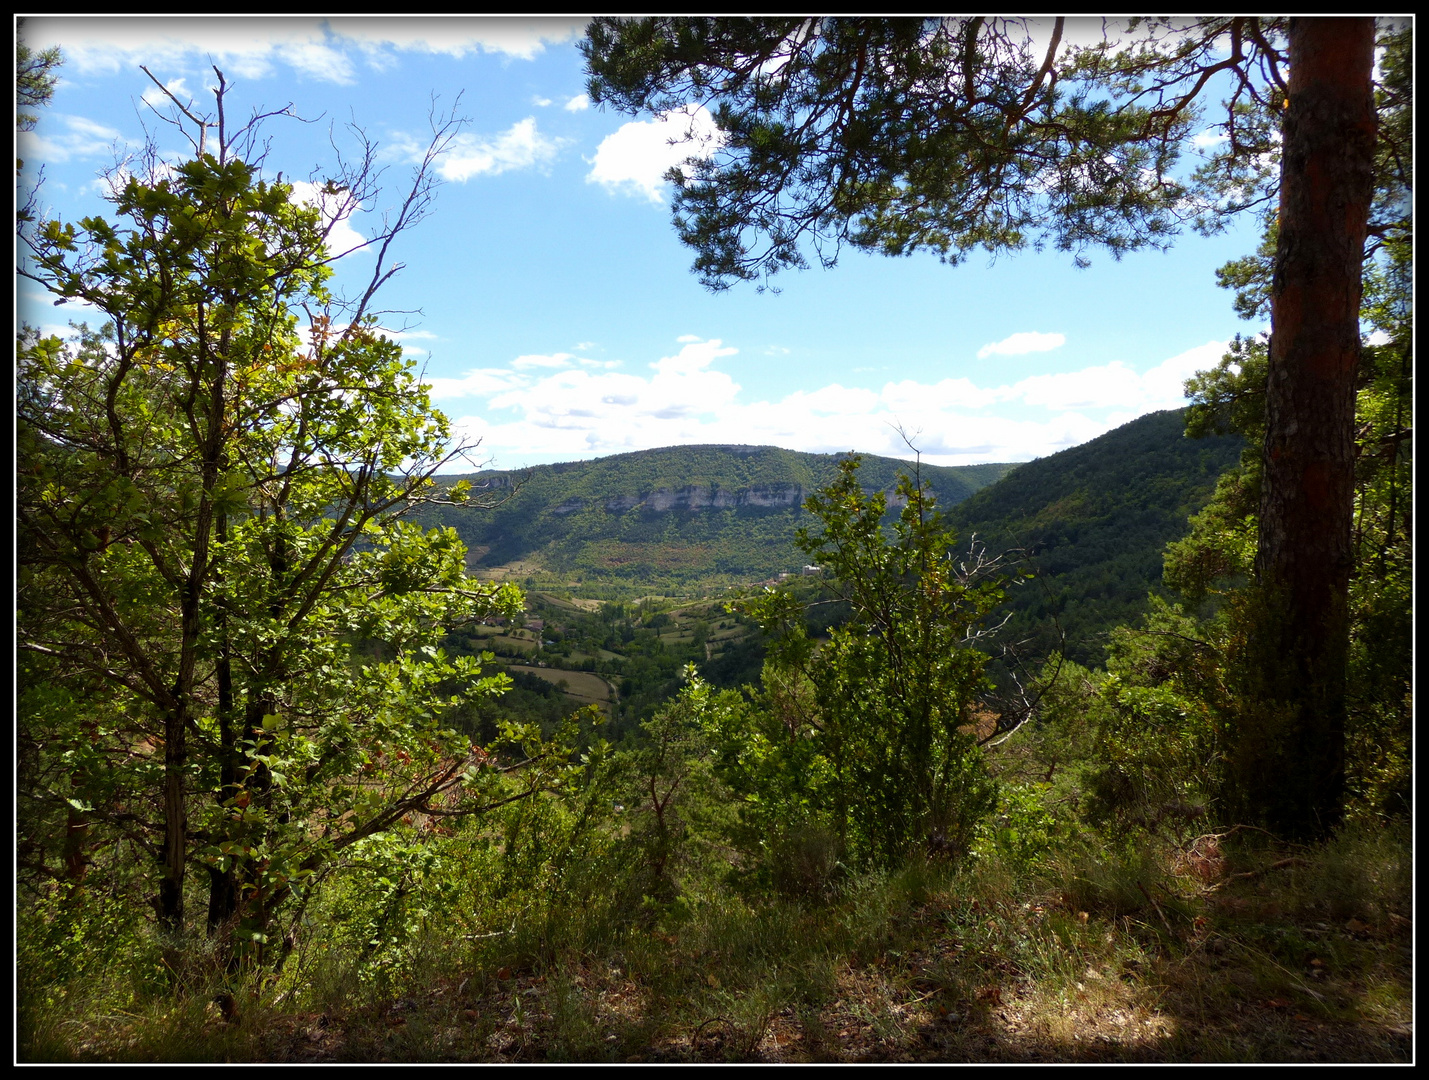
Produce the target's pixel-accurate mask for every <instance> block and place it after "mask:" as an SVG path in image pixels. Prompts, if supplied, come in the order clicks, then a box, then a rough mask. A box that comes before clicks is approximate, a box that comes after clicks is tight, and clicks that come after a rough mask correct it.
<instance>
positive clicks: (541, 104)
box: [531, 95, 555, 109]
mask: <svg viewBox="0 0 1429 1080" xmlns="http://www.w3.org/2000/svg"><path fill="white" fill-rule="evenodd" d="M531 104H532V105H534V106H536V108H538V109H544V108H546V107H547V106H548V105H554V104H555V102H553V101H552V100H551V99H550V98H548V97H541V96H540V95H537V96H536V97H533V98H532V99H531Z"/></svg>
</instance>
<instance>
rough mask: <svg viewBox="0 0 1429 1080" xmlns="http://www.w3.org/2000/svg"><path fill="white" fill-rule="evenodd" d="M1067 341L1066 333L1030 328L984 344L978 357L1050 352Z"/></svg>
mask: <svg viewBox="0 0 1429 1080" xmlns="http://www.w3.org/2000/svg"><path fill="white" fill-rule="evenodd" d="M1066 343H1067V335H1066V334H1039V333H1037V332H1036V331H1035V330H1028V331H1024V332H1022V333H1020V334H1013V335H1011V336H1010V337H1005V338H1003V339H1002V340H1001V341H994V342H992V343H991V344H988V345H984V346H983V347H982V348H981V349H979V350H978V351H977V358H978V359H979V360H986V359H987V358H988V357H989V356H1025V355H1026V354H1027V353H1035V352H1048V351H1049V350H1051V349H1056V348H1060V347H1061V346H1063V345H1065V344H1066Z"/></svg>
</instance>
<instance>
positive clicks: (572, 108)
mask: <svg viewBox="0 0 1429 1080" xmlns="http://www.w3.org/2000/svg"><path fill="white" fill-rule="evenodd" d="M589 108H590V95H589V94H577V95H576V96H575V97H573V98H571V100H570V101H568V102H566V104H565V110H566V112H582V111H583V110H585V109H589Z"/></svg>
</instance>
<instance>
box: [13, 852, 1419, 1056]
mask: <svg viewBox="0 0 1429 1080" xmlns="http://www.w3.org/2000/svg"><path fill="white" fill-rule="evenodd" d="M1408 873H1409V855H1408V847H1407V840H1405V839H1403V838H1395V837H1392V836H1389V835H1387V834H1378V835H1374V834H1357V835H1348V836H1346V837H1342V838H1341V839H1339V840H1337V841H1334V842H1332V843H1330V844H1327V845H1323V846H1321V847H1319V848H1316V849H1309V850H1305V849H1301V850H1293V851H1289V850H1282V849H1274V848H1254V847H1245V846H1238V845H1237V844H1236V843H1235V842H1234V840H1233V839H1227V838H1215V839H1214V840H1213V838H1209V837H1203V838H1200V839H1199V840H1198V841H1192V842H1189V843H1187V844H1184V845H1181V846H1179V847H1176V848H1167V849H1162V850H1160V851H1156V850H1146V849H1143V850H1141V851H1138V852H1132V853H1128V854H1123V855H1121V856H1112V855H1109V854H1108V853H1107V852H1105V851H1099V852H1086V853H1083V854H1082V855H1081V856H1077V857H1073V856H1070V855H1069V856H1065V857H1064V858H1063V859H1062V860H1061V861H1060V862H1058V863H1056V864H1055V865H1053V866H1052V867H1050V868H1049V869H1048V870H1047V871H1045V872H1044V873H1042V874H1041V876H1040V877H1036V878H1033V879H1028V878H1026V877H1024V878H1021V879H1018V878H1016V877H1014V876H1012V875H1011V874H1009V873H1007V872H1005V871H1003V870H1001V869H1000V868H998V867H996V866H989V865H982V866H978V867H974V868H972V869H969V870H964V871H962V872H954V871H952V870H950V869H948V868H947V867H943V866H912V867H909V868H907V869H906V870H905V871H903V872H902V873H900V874H896V875H893V876H891V877H871V878H865V879H861V880H858V881H855V882H853V883H851V884H850V885H848V886H847V887H846V888H845V890H844V891H843V892H842V894H841V895H840V896H839V897H838V898H837V899H836V900H834V901H831V902H829V903H826V904H820V905H814V904H804V905H801V904H797V903H792V902H782V901H781V902H757V903H756V902H749V901H744V900H740V899H738V898H736V897H734V896H732V895H730V894H728V893H727V892H714V893H711V894H710V895H708V896H705V897H703V898H694V899H693V900H692V901H691V902H690V903H687V904H686V905H685V906H684V907H683V908H682V909H681V910H682V911H684V912H685V914H682V915H681V916H680V918H678V919H673V918H672V919H657V920H656V921H655V924H654V925H653V926H650V925H643V926H641V925H638V924H628V923H627V924H626V927H625V929H624V930H622V931H619V932H616V933H613V934H609V933H608V934H607V936H605V937H601V938H596V939H584V940H583V939H581V937H580V935H579V934H577V933H575V932H572V934H571V935H570V937H569V940H567V941H566V942H565V943H564V944H562V945H559V946H551V947H545V948H534V947H533V948H527V947H525V946H519V945H512V946H511V947H510V948H509V949H508V950H507V951H505V952H502V951H501V950H500V949H494V950H488V951H487V952H486V953H484V954H475V953H473V952H471V951H470V950H460V949H455V948H454V949H453V951H452V953H451V954H450V957H449V960H448V961H447V962H441V961H436V962H434V965H433V967H432V969H431V970H430V971H429V972H428V973H426V974H423V975H418V976H414V977H412V978H411V979H410V980H409V982H408V983H407V984H406V985H405V987H402V988H398V989H397V990H396V991H395V992H386V993H376V992H373V991H372V990H371V989H370V988H369V989H368V990H363V989H362V988H361V987H360V986H358V985H357V984H356V983H355V982H353V981H351V980H349V981H346V982H344V981H343V979H342V978H339V977H337V976H331V977H329V978H328V979H327V981H326V982H325V983H324V987H325V988H323V989H319V988H318V987H316V986H309V987H307V988H306V989H300V988H291V987H290V988H288V990H287V996H286V997H285V998H284V999H283V1000H282V1001H279V1000H276V999H275V995H274V994H273V993H272V992H271V991H270V992H265V993H261V994H253V993H251V992H250V993H249V995H248V996H247V997H244V998H241V999H240V1001H239V1002H238V1007H237V1009H236V1013H235V1015H233V1016H232V1017H230V1018H227V1019H226V1018H225V1017H224V1015H223V1011H222V1009H220V1008H219V1007H217V1006H215V1005H214V1004H213V1003H212V1002H211V1001H210V1000H207V999H204V998H202V997H198V996H195V997H192V998H190V999H189V1000H188V1001H187V1002H186V1003H180V1004H178V1005H175V1004H173V1003H172V1002H170V1003H168V1004H167V1005H162V1004H161V1005H156V1006H155V1007H154V1008H153V1009H152V1010H150V1011H148V1012H142V1011H141V1012H137V1013H134V1014H131V1015H114V1014H110V1015H106V1016H100V1017H91V1018H89V1019H85V1020H80V1019H72V1020H69V1021H67V1022H66V1023H65V1024H63V1025H56V1024H50V1025H49V1026H47V1027H46V1028H45V1030H44V1031H43V1032H37V1031H34V1030H32V1031H31V1033H30V1036H29V1038H28V1040H26V1041H25V1043H23V1044H22V1055H23V1056H24V1057H25V1059H26V1060H89V1061H94V1060H100V1061H105V1060H107V1061H140V1060H148V1061H179V1060H193V1061H198V1060H206V1061H223V1060H231V1061H239V1060H249V1061H275V1062H276V1061H281V1062H352V1061H367V1062H370V1061H434V1062H436V1061H473V1062H475V1061H483V1062H503V1061H507V1062H509V1061H538V1060H539V1061H546V1060H554V1061H561V1060H564V1061H590V1062H621V1061H671V1062H696V1061H762V1062H819V1061H828V1062H844V1061H847V1062H856V1061H864V1062H868V1061H927V1062H931V1061H948V1062H960V1061H966V1062H980V1061H988V1062H994V1061H1004V1062H1043V1061H1046V1062H1057V1061H1100V1062H1120V1061H1128V1062H1133V1061H1134V1062H1183V1061H1188V1062H1260V1061H1277V1062H1296V1061H1305V1062H1402V1061H1409V1060H1410V1059H1411V1053H1412V1050H1411V1046H1412V1020H1411V1018H1412V1006H1413V1000H1412V990H1411V987H1412V980H1411V972H1412V951H1411V941H1412V936H1411V930H1412V926H1411V923H1410V921H1409V917H1410V910H1409V907H1408V902H1409V896H1410V894H1409V876H1408ZM671 910H672V911H673V909H671Z"/></svg>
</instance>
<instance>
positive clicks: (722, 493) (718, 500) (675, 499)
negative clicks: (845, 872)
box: [552, 484, 806, 514]
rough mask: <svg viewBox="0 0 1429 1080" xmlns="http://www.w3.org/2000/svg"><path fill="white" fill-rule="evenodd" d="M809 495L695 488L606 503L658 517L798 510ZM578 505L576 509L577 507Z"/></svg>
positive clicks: (777, 489)
mask: <svg viewBox="0 0 1429 1080" xmlns="http://www.w3.org/2000/svg"><path fill="white" fill-rule="evenodd" d="M805 494H806V492H805V491H804V489H803V488H802V487H799V486H798V485H797V484H787V485H777V486H766V487H755V488H749V489H747V490H744V491H726V490H724V489H718V490H715V491H711V490H710V489H709V488H706V487H700V486H698V485H691V486H690V487H683V488H679V489H678V490H671V489H669V488H662V489H660V490H659V491H652V492H650V493H649V494H647V495H644V496H635V495H620V496H617V497H616V498H613V499H609V500H607V501H606V504H605V508H606V509H607V510H610V511H613V512H616V513H624V512H625V511H626V510H632V509H634V508H635V507H637V506H638V507H640V508H641V509H642V510H650V511H653V512H654V513H657V514H664V513H669V512H670V511H671V510H729V509H734V508H738V507H741V506H756V507H783V506H798V505H799V504H800V503H802V502H803V501H804V496H805ZM573 504H574V505H573ZM579 505H580V504H579V501H578V500H575V499H572V500H570V501H569V502H567V503H562V504H561V505H560V506H558V507H555V508H553V509H552V513H556V514H568V513H570V512H571V511H572V510H575V509H577V508H578V507H579Z"/></svg>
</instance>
